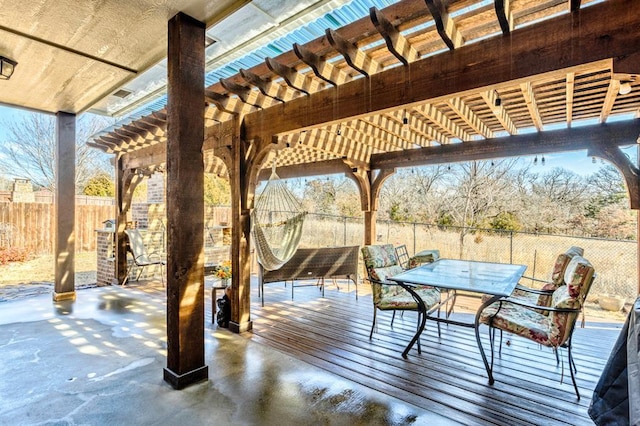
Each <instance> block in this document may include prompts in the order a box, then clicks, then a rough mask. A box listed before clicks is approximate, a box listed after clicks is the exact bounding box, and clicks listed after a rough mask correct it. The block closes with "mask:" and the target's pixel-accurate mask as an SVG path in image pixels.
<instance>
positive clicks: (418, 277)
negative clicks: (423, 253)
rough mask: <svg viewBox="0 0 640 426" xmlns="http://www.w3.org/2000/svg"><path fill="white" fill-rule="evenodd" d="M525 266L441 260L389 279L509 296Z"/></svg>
mask: <svg viewBox="0 0 640 426" xmlns="http://www.w3.org/2000/svg"><path fill="white" fill-rule="evenodd" d="M526 269H527V267H526V266H525V265H512V264H508V263H494V262H477V261H472V260H455V259H439V260H436V261H435V262H433V263H426V264H424V265H421V266H419V267H417V268H413V269H409V270H407V271H404V272H402V273H400V274H398V275H394V276H393V277H390V278H389V279H390V280H392V281H396V282H402V283H405V284H414V285H431V286H434V287H440V288H448V289H454V290H465V291H472V292H476V293H485V294H492V295H496V296H509V295H511V293H512V292H513V289H514V288H515V287H516V284H518V280H520V278H521V277H522V274H524V271H525V270H526Z"/></svg>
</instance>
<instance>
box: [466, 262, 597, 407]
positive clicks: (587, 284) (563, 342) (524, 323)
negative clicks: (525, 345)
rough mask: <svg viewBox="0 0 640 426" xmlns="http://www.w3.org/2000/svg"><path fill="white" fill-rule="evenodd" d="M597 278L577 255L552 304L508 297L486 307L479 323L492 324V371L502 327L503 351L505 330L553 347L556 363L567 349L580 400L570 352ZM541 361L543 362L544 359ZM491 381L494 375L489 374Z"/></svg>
mask: <svg viewBox="0 0 640 426" xmlns="http://www.w3.org/2000/svg"><path fill="white" fill-rule="evenodd" d="M594 279H595V272H594V269H593V266H592V265H591V263H589V261H588V260H586V259H585V258H583V257H582V256H574V257H573V258H572V259H571V261H570V262H569V265H568V266H567V268H566V271H565V274H564V282H565V283H566V284H564V285H561V286H560V287H558V288H557V289H556V290H555V291H554V292H553V294H552V296H551V304H550V306H543V305H531V304H528V303H526V302H524V301H518V300H517V299H513V298H507V299H501V300H499V301H497V302H494V303H492V304H491V305H489V306H487V307H486V308H484V309H483V311H482V312H481V313H480V315H479V317H478V321H479V323H480V324H487V325H488V326H489V342H490V345H491V367H490V371H492V370H493V357H494V350H495V343H494V339H495V331H496V330H500V350H501V349H502V331H503V330H504V331H507V332H509V333H512V334H514V335H516V336H520V337H524V338H526V339H529V340H532V341H534V342H536V343H539V344H541V345H543V346H547V347H550V348H552V349H553V351H554V353H555V356H556V365H557V364H559V363H560V357H559V356H558V351H559V349H560V348H566V349H567V354H568V360H569V371H570V372H571V380H572V382H573V387H574V389H575V392H576V395H577V397H578V399H580V392H579V391H578V386H577V384H576V379H575V374H574V370H576V366H575V363H574V361H573V356H572V354H571V336H572V335H573V330H574V328H575V324H576V320H577V318H578V315H579V314H580V312H581V311H582V309H583V306H584V301H585V300H586V298H587V294H588V293H589V290H590V288H591V285H592V283H593V280H594ZM543 313H544V314H543ZM545 314H546V315H545ZM480 350H481V351H483V352H484V349H483V347H482V345H480ZM539 360H540V362H541V359H539ZM490 375H492V373H490ZM562 377H564V363H563V364H562V375H561V379H560V382H561V383H562ZM491 380H492V377H490V381H491Z"/></svg>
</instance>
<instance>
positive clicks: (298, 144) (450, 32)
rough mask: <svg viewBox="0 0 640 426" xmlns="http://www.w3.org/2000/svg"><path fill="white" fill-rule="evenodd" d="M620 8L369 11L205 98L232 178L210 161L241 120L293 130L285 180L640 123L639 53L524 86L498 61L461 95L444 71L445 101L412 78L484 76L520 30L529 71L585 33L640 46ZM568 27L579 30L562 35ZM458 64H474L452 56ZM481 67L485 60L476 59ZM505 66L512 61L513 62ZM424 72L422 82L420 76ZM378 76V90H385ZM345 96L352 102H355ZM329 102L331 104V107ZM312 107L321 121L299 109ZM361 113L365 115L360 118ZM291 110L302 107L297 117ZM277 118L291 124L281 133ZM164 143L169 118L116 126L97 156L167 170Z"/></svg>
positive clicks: (566, 68)
mask: <svg viewBox="0 0 640 426" xmlns="http://www.w3.org/2000/svg"><path fill="white" fill-rule="evenodd" d="M623 3H624V2H621V1H616V0H613V1H611V0H610V1H588V0H584V1H582V2H580V1H575V0H572V1H560V0H547V1H539V0H538V1H533V0H513V1H511V2H501V1H500V2H498V1H496V2H495V3H494V2H492V1H473V0H452V1H448V2H440V1H425V0H404V1H401V2H399V3H397V4H393V5H391V6H389V7H387V8H385V9H383V10H377V9H372V10H371V11H370V16H369V17H366V18H363V19H360V20H358V21H356V22H353V23H351V24H349V25H346V26H344V27H342V28H339V29H338V30H336V31H332V30H331V31H330V30H327V33H326V35H325V37H321V38H319V39H316V40H313V41H311V42H309V43H306V44H305V45H294V46H292V49H291V50H290V51H288V52H286V53H284V54H282V55H279V56H277V57H275V58H267V59H266V60H265V62H264V63H262V64H259V65H257V66H255V67H253V68H251V69H248V70H241V71H240V72H239V73H238V74H237V75H234V76H232V77H230V78H228V79H224V80H221V81H219V82H217V83H215V84H213V85H211V86H209V87H208V88H207V90H206V101H207V102H208V105H209V106H208V107H207V108H206V110H205V118H206V125H207V131H206V134H207V135H208V138H207V140H206V141H205V149H208V152H207V153H208V156H206V157H205V158H207V160H208V162H209V163H208V165H207V167H208V170H209V171H213V172H218V173H222V172H223V171H224V168H223V166H222V164H221V162H220V161H218V160H216V159H215V158H214V156H213V155H212V152H211V148H214V147H216V146H219V145H220V144H224V143H225V142H224V141H223V139H224V138H223V137H220V135H225V134H228V132H227V131H226V130H225V129H226V126H227V125H228V123H230V120H231V118H232V117H233V116H234V115H236V114H241V115H244V116H246V118H245V124H246V125H247V126H252V129H253V130H254V131H253V132H249V134H250V136H249V138H250V139H251V137H253V136H255V135H256V134H257V133H256V131H257V130H255V129H257V128H258V127H261V126H263V124H262V123H263V122H264V123H269V125H264V127H269V126H270V125H272V124H273V121H283V122H284V121H288V123H285V124H286V125H283V126H281V127H279V128H278V127H277V126H276V127H273V128H274V129H275V130H274V131H273V132H272V135H273V136H274V137H275V138H276V139H275V142H277V146H278V147H279V148H282V149H281V150H280V152H279V155H278V158H277V163H278V166H292V165H300V164H308V163H319V162H320V163H323V162H324V163H326V164H330V163H331V162H332V161H333V162H336V161H343V162H345V163H346V164H348V165H351V166H356V167H360V166H362V167H364V168H367V169H368V168H369V166H370V162H371V160H372V158H376V159H378V160H380V159H381V158H382V157H383V156H384V155H386V154H394V153H398V152H401V153H404V154H403V155H404V159H405V160H407V159H408V158H410V156H411V155H412V154H411V153H412V152H413V153H415V152H417V151H415V150H417V149H420V148H425V147H426V148H429V147H439V146H445V145H453V144H460V145H464V144H465V143H468V142H473V141H486V140H494V139H496V138H501V137H502V136H510V135H511V136H515V135H526V134H528V133H532V132H533V133H541V132H542V131H546V130H550V129H556V128H560V129H567V128H571V127H572V126H573V127H575V126H576V125H577V124H583V123H592V124H598V123H607V122H608V121H612V118H616V119H617V118H627V119H632V118H634V117H635V118H638V117H639V116H640V90H639V89H640V82H639V81H638V79H637V73H638V72H640V69H638V68H640V67H638V66H637V64H638V59H637V56H638V54H637V53H635V51H634V55H631V60H621V61H618V59H620V58H616V61H614V59H613V57H611V58H608V57H607V58H604V57H603V55H602V54H601V53H599V52H594V54H593V60H592V61H591V60H588V59H589V55H590V53H591V52H590V51H589V49H590V47H589V46H587V51H585V52H580V54H579V55H573V53H574V52H567V53H566V54H565V56H566V57H568V58H569V60H567V61H565V65H562V64H561V63H560V61H559V62H558V63H557V65H556V67H555V68H553V67H552V68H550V69H548V70H546V71H545V72H542V73H529V74H527V72H526V70H524V71H518V72H520V73H521V74H522V75H525V74H526V75H527V76H526V77H520V76H519V75H518V72H510V71H509V70H507V71H506V72H505V70H504V68H505V65H504V64H505V60H504V59H505V58H500V57H499V56H496V58H495V62H496V65H495V67H494V64H493V63H491V62H488V63H486V71H485V72H486V74H492V73H495V74H497V75H496V76H490V77H488V78H486V80H487V81H492V82H493V83H492V84H487V85H484V84H483V83H482V81H478V84H476V85H475V86H474V84H473V83H472V82H471V83H469V82H467V83H466V86H464V87H463V86H456V78H459V79H460V80H463V79H464V76H463V77H459V76H456V77H454V78H451V77H450V76H449V75H447V74H446V72H447V71H445V70H444V69H443V70H439V69H435V70H434V69H430V70H429V72H431V73H433V74H434V75H437V73H438V72H441V73H442V75H441V76H440V77H441V78H442V81H443V83H442V85H443V86H446V87H444V88H442V89H441V90H439V92H440V93H439V94H438V95H437V96H435V95H434V96H433V97H431V98H429V97H428V96H427V97H426V99H424V98H423V99H420V100H419V101H415V99H414V98H413V97H412V96H413V94H412V93H410V92H412V91H414V92H416V91H419V90H420V87H419V85H417V84H416V79H417V80H419V78H420V75H418V76H417V77H416V73H417V72H419V71H416V70H423V69H424V67H426V65H424V64H425V63H426V62H425V61H427V60H429V59H433V63H434V64H447V63H450V64H453V65H451V67H452V69H454V68H455V72H457V73H459V74H460V75H462V74H464V73H465V72H467V70H468V69H473V67H474V65H475V64H474V63H472V62H468V58H469V57H471V56H473V55H469V54H468V52H469V51H470V50H469V49H472V50H473V49H474V48H475V50H476V51H478V52H481V51H482V46H502V45H501V44H500V43H503V41H502V40H505V39H506V38H505V37H508V36H510V35H511V34H513V35H514V39H513V40H515V34H516V33H517V32H518V31H519V30H525V31H529V33H531V34H533V35H534V37H532V39H531V40H530V43H528V41H526V42H527V44H528V45H527V46H526V51H523V52H521V53H522V54H523V57H525V56H524V55H526V58H527V61H532V60H533V62H532V64H534V66H535V58H537V57H538V56H540V57H543V56H544V54H545V53H546V50H550V49H549V46H552V47H553V46H554V44H557V45H560V43H561V38H562V37H563V36H566V37H567V38H570V37H573V36H574V30H575V29H578V30H581V31H582V32H587V31H605V30H607V31H608V30H609V29H610V30H611V31H613V30H615V29H616V28H627V30H628V31H631V32H630V33H629V37H630V39H631V40H637V37H638V34H637V30H634V31H632V30H631V29H630V28H634V27H635V28H637V27H638V25H636V24H637V23H636V24H634V26H631V27H629V26H628V23H627V22H625V21H624V19H626V18H625V16H626V17H627V18H628V19H631V20H634V19H636V18H633V16H637V15H638V13H640V12H638V11H629V10H627V11H626V12H625V13H617V12H616V11H619V10H621V8H622V9H624V7H626V8H627V9H628V7H636V6H635V5H634V2H626V3H624V4H623ZM610 5H611V6H610ZM623 6H624V7H623ZM630 16H631V18H630ZM563 17H564V18H563ZM559 19H560V20H561V19H565V21H562V22H560V23H559V24H558V25H555V24H549V25H553V26H550V28H553V29H554V30H557V29H558V28H566V31H565V33H570V34H561V33H560V32H558V31H556V32H554V33H549V34H547V33H546V32H545V30H541V31H536V28H538V27H540V28H547V27H543V26H542V24H545V23H547V22H549V23H552V22H556V21H558V20H559ZM554 20H555V21H554ZM598 20H601V21H603V22H604V23H598V24H597V25H599V27H598V28H597V29H594V28H595V27H594V24H595V22H596V21H598ZM566 22H568V23H570V24H569V25H565V26H562V25H564V24H563V23H566ZM634 22H635V21H634ZM583 30H584V31H583ZM576 33H580V31H576ZM632 33H635V35H634V34H632ZM520 34H522V31H521V32H520ZM598 37H600V39H603V38H605V37H610V38H611V39H612V40H614V39H615V37H616V36H613V35H611V34H610V33H607V32H603V33H602V34H599V35H596V36H594V38H598ZM634 37H635V38H634ZM520 40H522V39H520ZM514 43H515V42H514ZM507 44H508V43H507ZM632 44H633V43H632ZM521 45H522V43H521ZM581 47H582V46H581ZM465 49H466V50H465ZM594 50H597V49H594ZM462 51H464V52H466V53H465V54H462V53H460V54H458V55H459V56H456V54H457V52H462ZM504 51H507V50H506V49H505V50H504ZM496 52H497V49H496ZM485 54H486V52H485ZM465 55H466V56H465ZM496 55H498V53H496ZM476 56H477V57H478V58H479V53H476ZM573 56H580V59H579V60H577V61H575V62H576V64H575V65H572V62H571V60H573ZM584 58H587V59H586V60H585V59H584ZM625 58H626V56H625ZM625 58H622V59H625ZM509 61H511V58H508V59H507V60H506V62H509ZM541 61H542V59H541ZM614 62H615V66H614ZM619 63H620V64H621V65H620V66H618V65H619ZM629 63H630V64H631V65H628V64H629ZM405 64H406V65H407V66H405ZM421 64H422V65H423V68H420V67H419V66H420V65H421ZM566 64H569V65H566ZM501 67H502V68H501ZM507 67H508V65H507ZM614 68H615V69H614ZM630 70H631V71H630ZM412 71H413V73H414V74H413V75H412ZM391 73H395V74H396V77H395V78H396V81H398V82H406V83H405V84H404V85H403V84H401V83H398V84H397V85H396V86H394V87H391V88H389V87H383V86H384V84H389V82H391V81H392V80H391V79H390V78H386V77H388V76H389V75H390V74H391ZM531 74H533V75H531ZM398 75H400V76H402V78H399V77H398ZM378 76H381V77H380V78H379V79H376V78H377V77H378ZM503 76H504V77H503ZM514 76H515V77H516V78H514ZM373 80H375V81H376V82H377V83H375V84H378V85H379V87H381V88H383V89H385V90H386V89H388V92H389V93H391V92H392V91H393V92H395V93H399V94H398V95H397V97H398V99H399V100H398V101H397V102H395V103H393V102H390V103H389V105H391V106H390V107H383V106H381V105H384V102H381V101H379V100H378V99H375V96H376V95H377V94H379V95H380V96H384V95H382V93H383V92H382V91H380V92H378V93H374V91H372V89H371V87H370V86H371V84H372V83H371V81H373ZM452 80H453V83H452V82H451V81H452ZM355 81H361V82H368V84H369V88H368V89H367V87H365V88H364V89H362V90H361V91H360V94H361V96H360V97H358V96H357V90H355V89H353V88H354V87H356V86H357V84H358V83H354V82H355ZM366 84H367V83H361V84H360V85H361V86H366ZM467 86H468V87H469V88H468V87H467ZM470 87H473V89H470ZM624 89H630V91H629V92H627V91H626V90H624ZM344 92H348V93H349V94H354V93H356V95H354V96H351V97H350V98H348V95H345V94H344ZM321 93H328V95H325V96H324V97H315V98H314V95H317V96H322V95H321ZM365 94H367V96H365ZM331 96H334V97H335V101H334V102H332V101H331V99H330V97H331ZM390 97H393V96H390ZM403 99H404V100H405V101H403ZM305 102H307V103H309V104H310V105H313V106H316V105H317V106H318V108H317V109H314V108H303V107H300V108H297V107H299V106H301V105H304V103H305ZM354 104H362V106H358V107H354V106H353V105H354ZM289 105H293V106H291V107H290V108H289V109H287V107H288V106H289ZM303 109H306V112H305V111H303ZM330 109H333V110H334V111H333V114H331V113H329V114H327V111H328V110H330ZM346 109H350V110H353V111H354V112H353V114H352V116H349V112H345V111H344V110H346ZM283 111H289V112H291V114H286V113H284V112H283ZM322 111H324V115H323V113H322ZM367 111H370V112H369V113H366V112H367ZM363 112H364V113H363ZM314 114H316V115H318V116H323V118H320V119H318V120H316V122H314V123H311V124H309V123H310V122H311V121H313V120H307V116H310V115H314ZM278 116H279V117H281V120H279V119H275V120H274V119H273V117H278ZM247 123H248V124H247ZM296 123H299V125H298V124H296ZM165 132H166V111H165V110H159V111H156V112H153V113H151V114H148V115H145V116H142V117H138V118H136V119H130V120H128V121H127V122H126V123H120V124H118V125H117V126H115V127H114V128H112V129H109V130H108V131H106V132H104V133H102V134H100V135H97V136H96V137H95V139H94V140H93V141H92V142H90V145H92V146H95V147H98V148H100V149H102V150H104V151H105V152H108V153H116V154H125V153H132V155H131V156H130V157H131V158H133V157H139V160H138V161H136V162H132V163H130V164H136V165H138V166H142V165H153V164H159V163H162V162H163V161H164V160H163V158H164V145H165V144H164V142H166V135H165ZM467 146H468V144H467ZM566 148H567V146H564V149H565V150H568V149H566ZM541 149H543V148H541ZM575 149H580V147H579V146H576V148H575ZM412 150H413V151H412ZM406 153H409V154H406ZM140 158H144V159H140ZM405 163H407V162H406V161H405ZM398 164H400V163H396V165H398ZM407 164H408V163H407ZM269 165H270V164H265V167H266V166H269ZM408 165H410V164H408ZM327 170H328V169H327Z"/></svg>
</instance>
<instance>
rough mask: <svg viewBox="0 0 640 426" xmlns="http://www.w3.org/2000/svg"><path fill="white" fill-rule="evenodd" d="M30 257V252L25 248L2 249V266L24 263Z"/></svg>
mask: <svg viewBox="0 0 640 426" xmlns="http://www.w3.org/2000/svg"><path fill="white" fill-rule="evenodd" d="M28 257H29V251H28V250H27V249H26V248H24V247H0V265H6V264H7V263H9V262H24V261H25V260H27V258H28Z"/></svg>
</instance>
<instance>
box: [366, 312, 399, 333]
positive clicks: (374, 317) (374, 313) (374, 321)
mask: <svg viewBox="0 0 640 426" xmlns="http://www.w3.org/2000/svg"><path fill="white" fill-rule="evenodd" d="M377 312H378V310H377V309H376V308H375V307H374V308H373V323H372V324H371V333H369V340H371V339H372V338H373V329H374V328H375V326H376V313H377ZM393 313H394V314H395V311H393Z"/></svg>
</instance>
